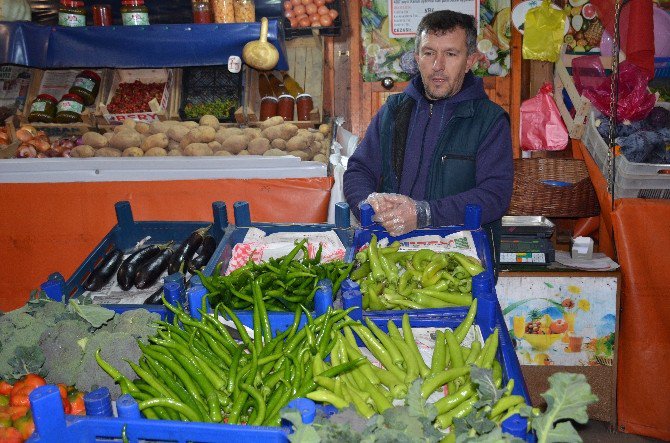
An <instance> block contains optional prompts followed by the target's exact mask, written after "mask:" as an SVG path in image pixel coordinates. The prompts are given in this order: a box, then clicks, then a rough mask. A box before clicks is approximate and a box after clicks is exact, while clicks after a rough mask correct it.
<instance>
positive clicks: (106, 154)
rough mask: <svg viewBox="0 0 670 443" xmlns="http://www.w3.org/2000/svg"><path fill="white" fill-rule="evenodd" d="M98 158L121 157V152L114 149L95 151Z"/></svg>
mask: <svg viewBox="0 0 670 443" xmlns="http://www.w3.org/2000/svg"><path fill="white" fill-rule="evenodd" d="M95 156H96V157H121V151H120V150H118V149H114V148H100V149H98V150H96V151H95Z"/></svg>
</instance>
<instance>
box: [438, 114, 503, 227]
mask: <svg viewBox="0 0 670 443" xmlns="http://www.w3.org/2000/svg"><path fill="white" fill-rule="evenodd" d="M475 161H476V172H475V181H476V185H475V187H474V188H472V189H470V190H468V191H466V192H462V193H460V194H456V195H452V196H449V197H445V198H441V199H438V200H431V201H430V202H429V204H430V212H431V224H432V225H433V226H448V225H462V224H463V223H464V216H465V206H466V205H468V204H477V205H479V206H481V208H482V224H486V223H490V222H492V221H494V220H498V219H500V218H501V217H502V216H503V215H505V213H506V212H507V209H508V208H509V205H510V201H511V199H512V187H513V184H514V162H513V158H512V137H511V132H510V125H509V120H508V118H507V116H502V117H501V118H500V119H498V120H497V121H496V122H495V123H494V124H493V125H492V126H491V129H490V130H489V133H488V135H487V136H486V137H485V139H484V141H483V142H482V144H481V145H480V146H479V149H478V150H477V158H476V160H475Z"/></svg>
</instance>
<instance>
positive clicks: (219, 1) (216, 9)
mask: <svg viewBox="0 0 670 443" xmlns="http://www.w3.org/2000/svg"><path fill="white" fill-rule="evenodd" d="M211 8H212V9H213V11H212V12H213V15H214V21H215V22H216V23H235V6H234V5H233V0H211Z"/></svg>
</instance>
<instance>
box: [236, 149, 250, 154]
mask: <svg viewBox="0 0 670 443" xmlns="http://www.w3.org/2000/svg"><path fill="white" fill-rule="evenodd" d="M237 155H249V151H247V150H246V149H243V150H241V151H240V152H238V153H237Z"/></svg>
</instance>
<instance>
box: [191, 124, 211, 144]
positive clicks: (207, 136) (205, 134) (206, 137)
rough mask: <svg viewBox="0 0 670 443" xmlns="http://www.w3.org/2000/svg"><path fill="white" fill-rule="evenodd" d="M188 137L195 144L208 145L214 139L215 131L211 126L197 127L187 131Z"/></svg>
mask: <svg viewBox="0 0 670 443" xmlns="http://www.w3.org/2000/svg"><path fill="white" fill-rule="evenodd" d="M188 136H189V137H191V139H192V140H193V141H195V142H196V143H209V142H211V141H214V139H215V138H216V129H214V128H212V127H211V126H198V127H197V128H193V129H191V130H190V131H188Z"/></svg>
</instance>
